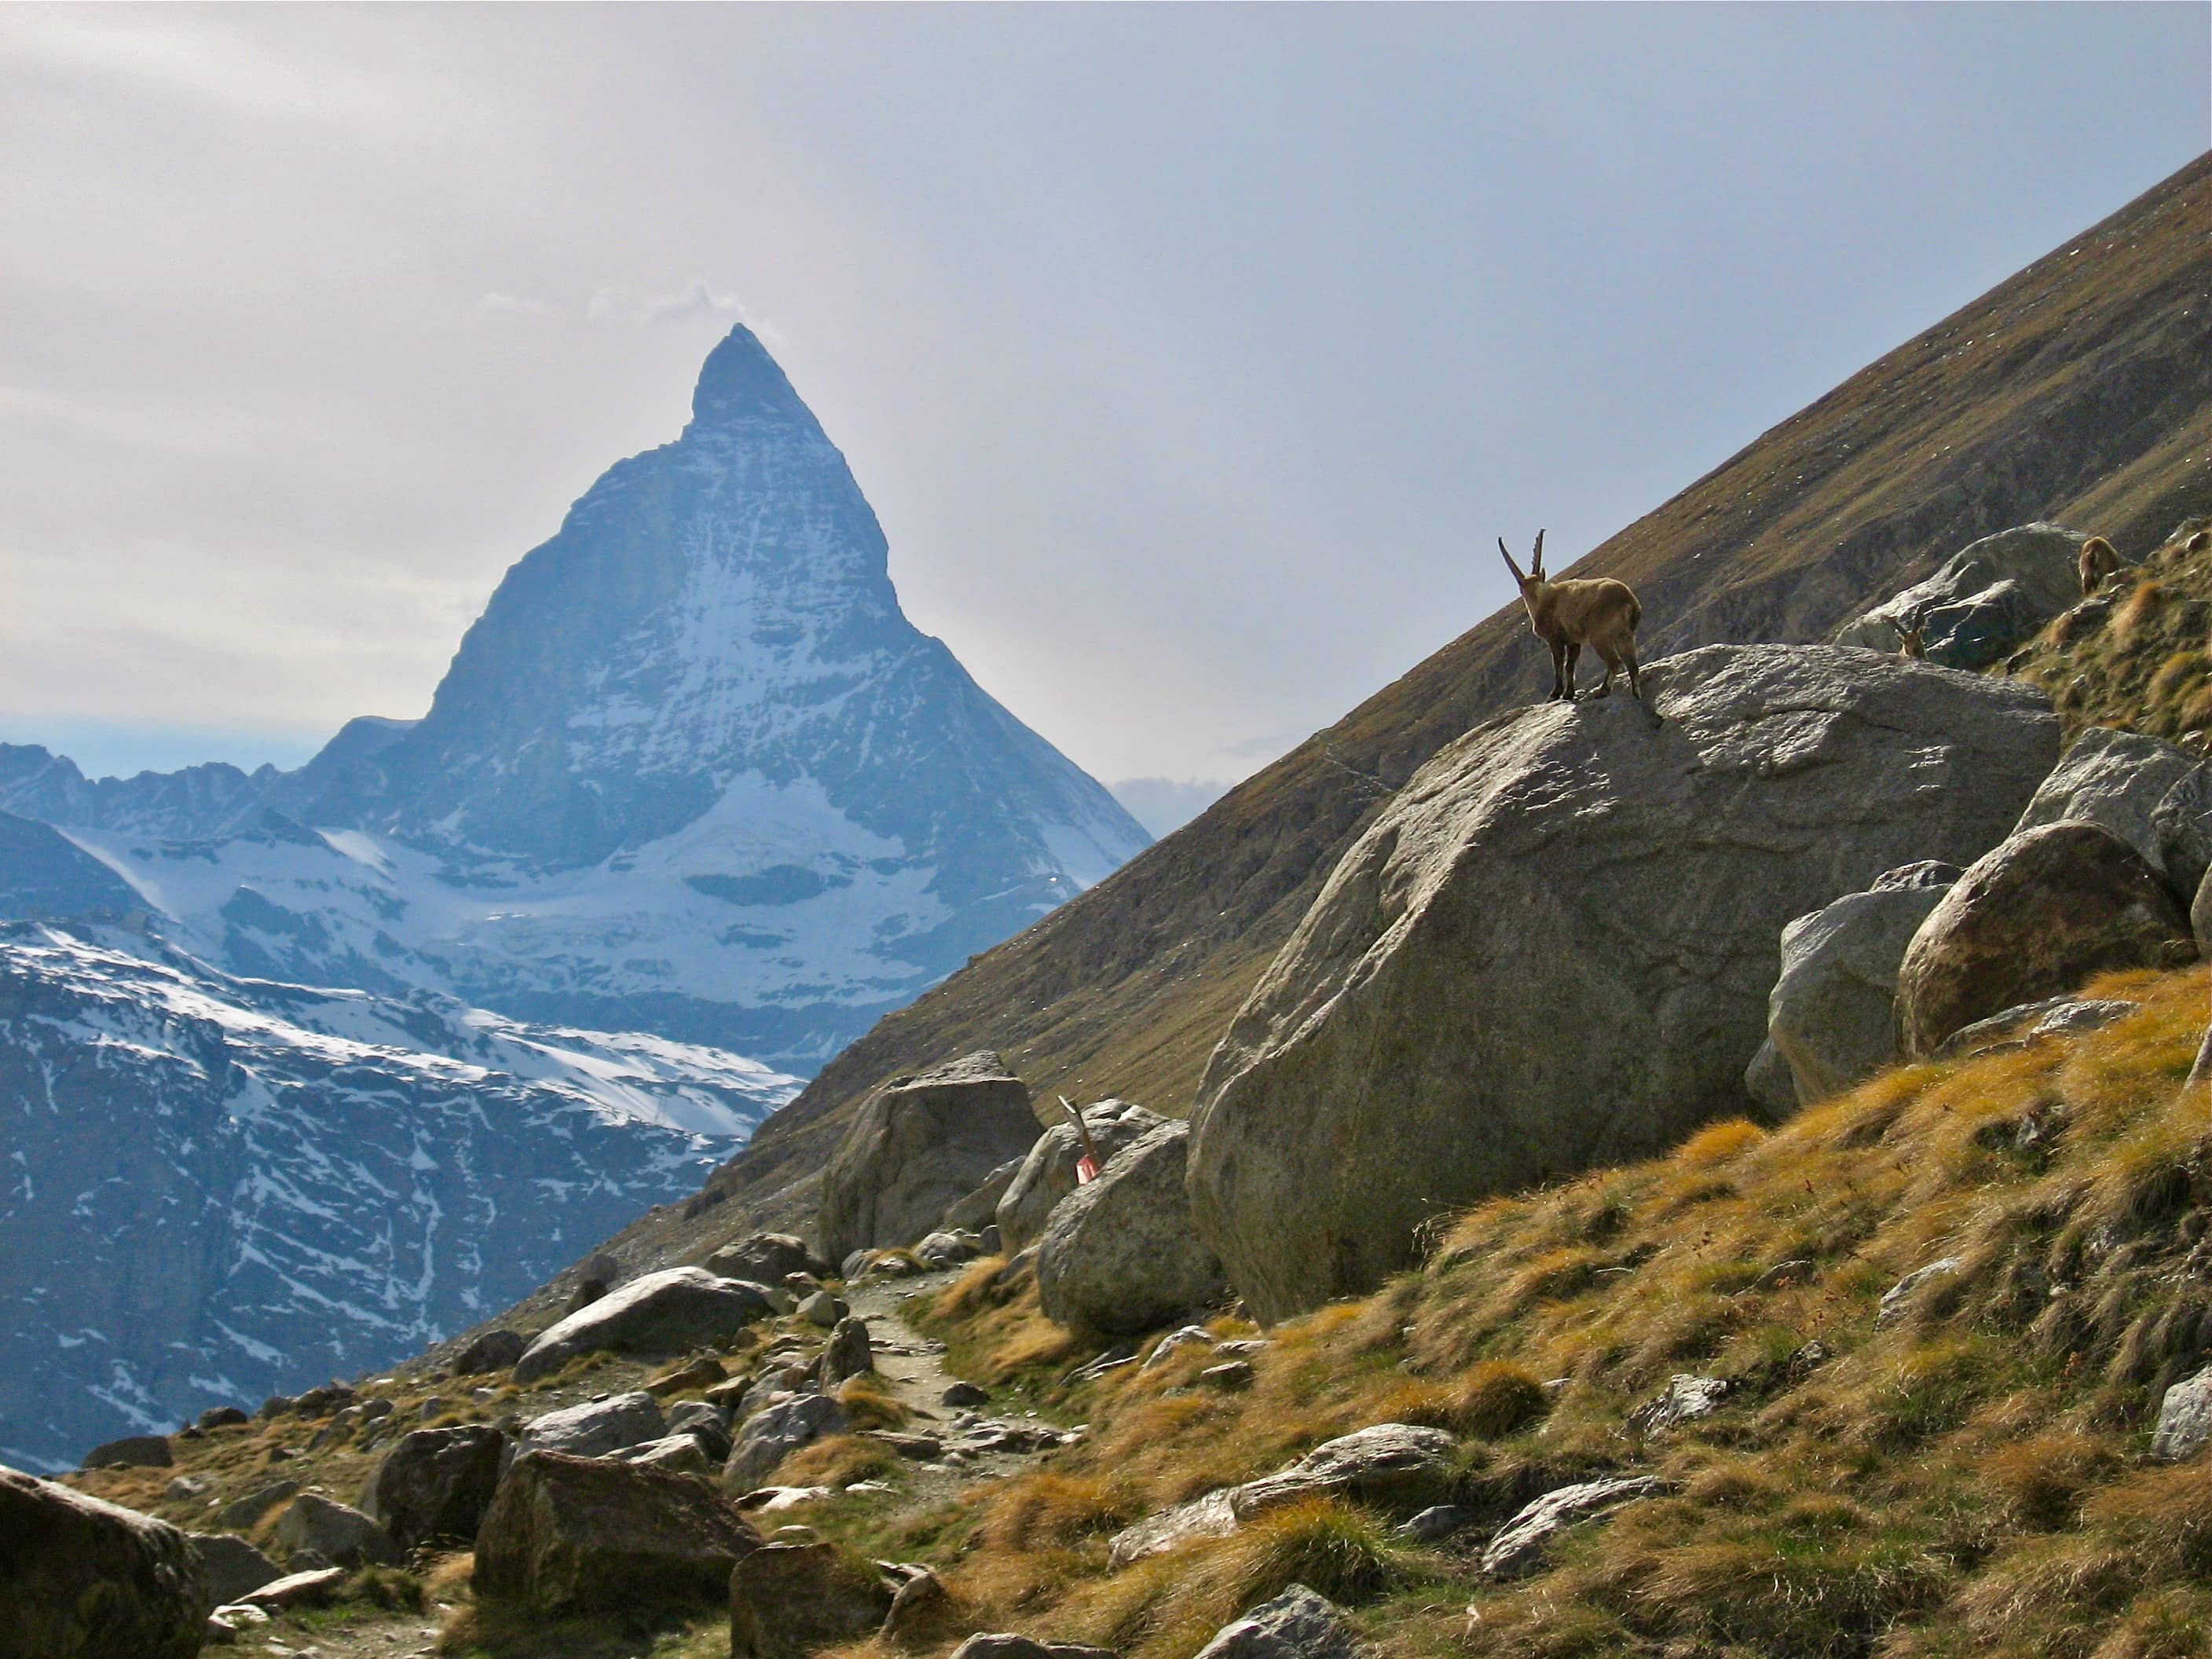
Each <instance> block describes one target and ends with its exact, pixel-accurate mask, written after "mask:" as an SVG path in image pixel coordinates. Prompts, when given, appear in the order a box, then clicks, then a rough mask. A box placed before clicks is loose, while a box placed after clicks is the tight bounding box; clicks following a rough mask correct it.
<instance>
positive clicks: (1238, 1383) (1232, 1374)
mask: <svg viewBox="0 0 2212 1659" xmlns="http://www.w3.org/2000/svg"><path fill="white" fill-rule="evenodd" d="M1254 1375H1255V1373H1254V1371H1253V1370H1252V1362H1251V1361H1250V1360H1249V1359H1230V1360H1225V1361H1223V1362H1222V1363H1221V1364H1218V1365H1208V1366H1207V1367H1206V1369H1205V1370H1202V1371H1200V1373H1199V1374H1198V1381H1199V1383H1200V1386H1201V1387H1204V1388H1208V1389H1219V1390H1221V1391H1222V1392H1223V1393H1224V1394H1235V1393H1237V1392H1239V1391H1241V1390H1243V1389H1249V1388H1250V1387H1251V1386H1252V1378H1253V1376H1254Z"/></svg>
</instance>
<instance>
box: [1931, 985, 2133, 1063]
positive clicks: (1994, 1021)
mask: <svg viewBox="0 0 2212 1659" xmlns="http://www.w3.org/2000/svg"><path fill="white" fill-rule="evenodd" d="M2140 1006H2142V1005H2141V1004H2140V1003H2136V1002H2131V1001H2130V1000H2127V999H2126V998H2124V997H2045V999H2044V1000H2042V1001H2040V1002H2024V1003H2021V1005H2020V1006H2017V1007H2014V1008H2008V1009H2006V1010H2005V1011H2004V1012H2002V1013H1996V1014H1991V1015H1990V1017H1989V1018H1987V1019H1978V1020H1976V1021H1975V1022H1974V1023H1973V1024H1972V1025H1961V1026H1960V1028H1959V1029H1958V1030H1955V1031H1954V1032H1952V1033H1951V1035H1950V1036H1947V1037H1945V1038H1944V1039H1943V1042H1942V1046H1941V1047H1939V1048H1937V1049H1936V1054H1935V1058H1936V1059H1938V1060H1948V1059H1951V1058H1953V1057H1954V1056H1957V1055H1961V1054H1994V1053H1999V1052H2002V1051H2004V1050H2008V1049H2014V1048H2027V1045H2028V1044H2029V1043H2031V1042H2035V1041H2036V1040H2037V1039H2038V1038H2039V1037H2047V1036H2070V1035H2073V1034H2075V1033H2076V1032H2081V1031H2093V1030H2098V1029H2100V1027H2102V1026H2106V1025H2109V1024H2112V1022H2113V1021H2114V1020H2116V1019H2118V1018H2120V1017H2121V1016H2122V1015H2123V1014H2130V1013H2133V1012H2135V1011H2136V1009H2137V1008H2138V1007H2140Z"/></svg>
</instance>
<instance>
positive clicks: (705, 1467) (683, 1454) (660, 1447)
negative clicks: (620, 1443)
mask: <svg viewBox="0 0 2212 1659" xmlns="http://www.w3.org/2000/svg"><path fill="white" fill-rule="evenodd" d="M611 1455H612V1456H613V1457H614V1458H615V1460H616V1461H617V1462H623V1463H636V1464H641V1465H642V1466H643V1467H645V1468H654V1469H674V1470H677V1471H679V1472H680V1473H683V1474H712V1473H713V1472H714V1466H715V1462H716V1460H714V1459H713V1458H710V1457H708V1455H707V1448H706V1447H705V1446H704V1445H702V1444H701V1443H700V1441H699V1437H697V1436H696V1435H690V1434H671V1435H667V1436H665V1437H662V1438H661V1439H659V1440H648V1441H647V1442H646V1443H645V1444H643V1445H641V1446H625V1447H623V1449H622V1450H620V1451H618V1452H615V1453H612V1454H611Z"/></svg>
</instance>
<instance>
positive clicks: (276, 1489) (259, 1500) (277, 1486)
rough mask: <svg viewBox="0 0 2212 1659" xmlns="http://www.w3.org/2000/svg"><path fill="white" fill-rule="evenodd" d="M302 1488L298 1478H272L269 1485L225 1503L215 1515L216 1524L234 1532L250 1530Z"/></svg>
mask: <svg viewBox="0 0 2212 1659" xmlns="http://www.w3.org/2000/svg"><path fill="white" fill-rule="evenodd" d="M299 1490H300V1483H299V1482H298V1481H296V1480H272V1481H270V1483H269V1484H268V1485H267V1486H262V1487H259V1488H258V1489H256V1490H255V1491H253V1492H248V1493H246V1496H245V1497H243V1498H236V1499H234V1500H233V1501H232V1502H230V1503H228V1504H224V1505H223V1507H222V1510H219V1511H218V1512H217V1513H216V1517H215V1520H216V1525H217V1526H219V1527H222V1528H227V1529H228V1530H229V1531H232V1532H250V1531H252V1529H253V1528H254V1527H255V1526H256V1525H258V1523H259V1522H260V1520H261V1517H262V1516H264V1515H266V1514H268V1513H269V1511H270V1510H273V1509H275V1508H276V1506H277V1505H278V1504H281V1503H283V1501H284V1500H285V1499H286V1498H291V1497H294V1496H295V1495H296V1494H297V1493H298V1492H299Z"/></svg>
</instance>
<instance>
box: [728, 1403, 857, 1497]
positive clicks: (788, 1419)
mask: <svg viewBox="0 0 2212 1659" xmlns="http://www.w3.org/2000/svg"><path fill="white" fill-rule="evenodd" d="M846 1427H847V1423H846V1419H845V1408H844V1407H842V1406H841V1405H839V1404H838V1403H837V1402H836V1401H834V1400H832V1399H831V1398H830V1397H829V1395H826V1394H803V1395H799V1397H798V1398H797V1399H795V1400H787V1401H783V1402H781V1404H780V1405H774V1406H769V1407H763V1409H762V1410H761V1411H759V1412H758V1413H755V1415H754V1417H753V1419H752V1420H751V1421H750V1423H747V1424H746V1425H745V1426H744V1430H743V1431H741V1432H740V1433H739V1434H738V1437H737V1443H736V1444H735V1445H734V1446H732V1448H731V1449H730V1456H729V1461H728V1462H726V1463H725V1464H724V1465H723V1466H722V1479H723V1480H725V1481H726V1482H727V1483H728V1484H729V1485H730V1486H734V1487H735V1488H736V1489H737V1490H738V1492H750V1491H751V1490H752V1489H753V1488H754V1487H756V1486H759V1485H761V1484H762V1483H763V1481H765V1480H767V1479H768V1478H769V1475H771V1474H775V1466H776V1465H777V1464H779V1463H781V1462H783V1460H784V1459H785V1458H787V1457H788V1456H790V1455H792V1453H793V1452H795V1451H797V1450H798V1449H799V1448H800V1447H802V1446H811V1445H812V1444H813V1443H815V1442H816V1441H817V1440H819V1439H820V1438H822V1437H823V1435H826V1434H842V1433H843V1432H844V1431H845V1429H846Z"/></svg>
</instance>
